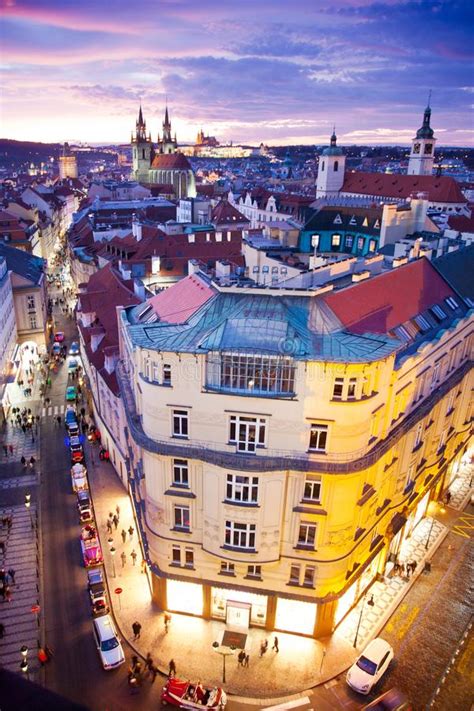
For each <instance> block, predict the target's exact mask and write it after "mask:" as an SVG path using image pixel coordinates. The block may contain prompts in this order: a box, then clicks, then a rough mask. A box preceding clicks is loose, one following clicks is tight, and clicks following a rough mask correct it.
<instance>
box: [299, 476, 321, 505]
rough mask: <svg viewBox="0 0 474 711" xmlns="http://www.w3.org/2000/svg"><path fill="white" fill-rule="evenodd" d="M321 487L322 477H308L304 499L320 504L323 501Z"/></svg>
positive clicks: (304, 489) (305, 483)
mask: <svg viewBox="0 0 474 711" xmlns="http://www.w3.org/2000/svg"><path fill="white" fill-rule="evenodd" d="M321 489H322V481H321V479H316V478H313V477H307V478H306V479H305V482H304V488H303V501H311V503H313V504H320V503H321ZM307 492H308V494H309V496H308V495H307Z"/></svg>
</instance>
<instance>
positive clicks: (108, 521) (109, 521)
mask: <svg viewBox="0 0 474 711" xmlns="http://www.w3.org/2000/svg"><path fill="white" fill-rule="evenodd" d="M106 525H107V533H110V534H111V533H112V521H111V520H110V518H108V519H107V524H106Z"/></svg>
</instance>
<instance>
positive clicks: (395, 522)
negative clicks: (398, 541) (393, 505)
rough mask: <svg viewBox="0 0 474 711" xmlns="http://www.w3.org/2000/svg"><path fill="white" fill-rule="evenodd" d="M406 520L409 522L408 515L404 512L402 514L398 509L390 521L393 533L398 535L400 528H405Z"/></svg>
mask: <svg viewBox="0 0 474 711" xmlns="http://www.w3.org/2000/svg"><path fill="white" fill-rule="evenodd" d="M406 522H407V518H406V516H404V515H403V514H401V513H399V512H398V511H397V513H396V514H395V516H394V517H393V518H392V520H391V521H390V525H391V527H392V533H393V535H394V536H396V535H397V533H398V532H399V530H400V529H401V528H403V526H404V525H405V524H406Z"/></svg>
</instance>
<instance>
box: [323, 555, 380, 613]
mask: <svg viewBox="0 0 474 711" xmlns="http://www.w3.org/2000/svg"><path fill="white" fill-rule="evenodd" d="M382 555H383V551H380V553H379V554H378V555H377V556H375V558H374V559H373V561H372V562H371V563H370V565H368V566H367V568H366V569H365V570H364V572H363V573H362V575H361V576H360V578H358V579H357V580H356V581H355V583H353V584H352V585H351V586H350V588H348V589H347V590H346V592H345V593H344V595H342V597H340V598H339V601H338V604H337V610H336V614H335V617H334V622H335V625H336V627H337V625H338V624H339V622H341V620H342V619H343V618H344V617H345V616H346V615H347V613H348V612H349V610H350V609H351V608H352V607H354V605H355V604H356V603H357V601H358V599H359V597H360V596H361V595H362V594H363V592H364V590H366V589H367V588H368V587H369V585H370V584H371V583H372V582H373V581H374V580H375V577H376V575H377V571H378V566H379V563H380V560H381V558H382Z"/></svg>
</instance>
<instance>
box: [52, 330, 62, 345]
mask: <svg viewBox="0 0 474 711" xmlns="http://www.w3.org/2000/svg"><path fill="white" fill-rule="evenodd" d="M54 340H55V341H56V342H57V343H62V342H63V341H64V333H63V331H57V332H56V333H55V334H54Z"/></svg>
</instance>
